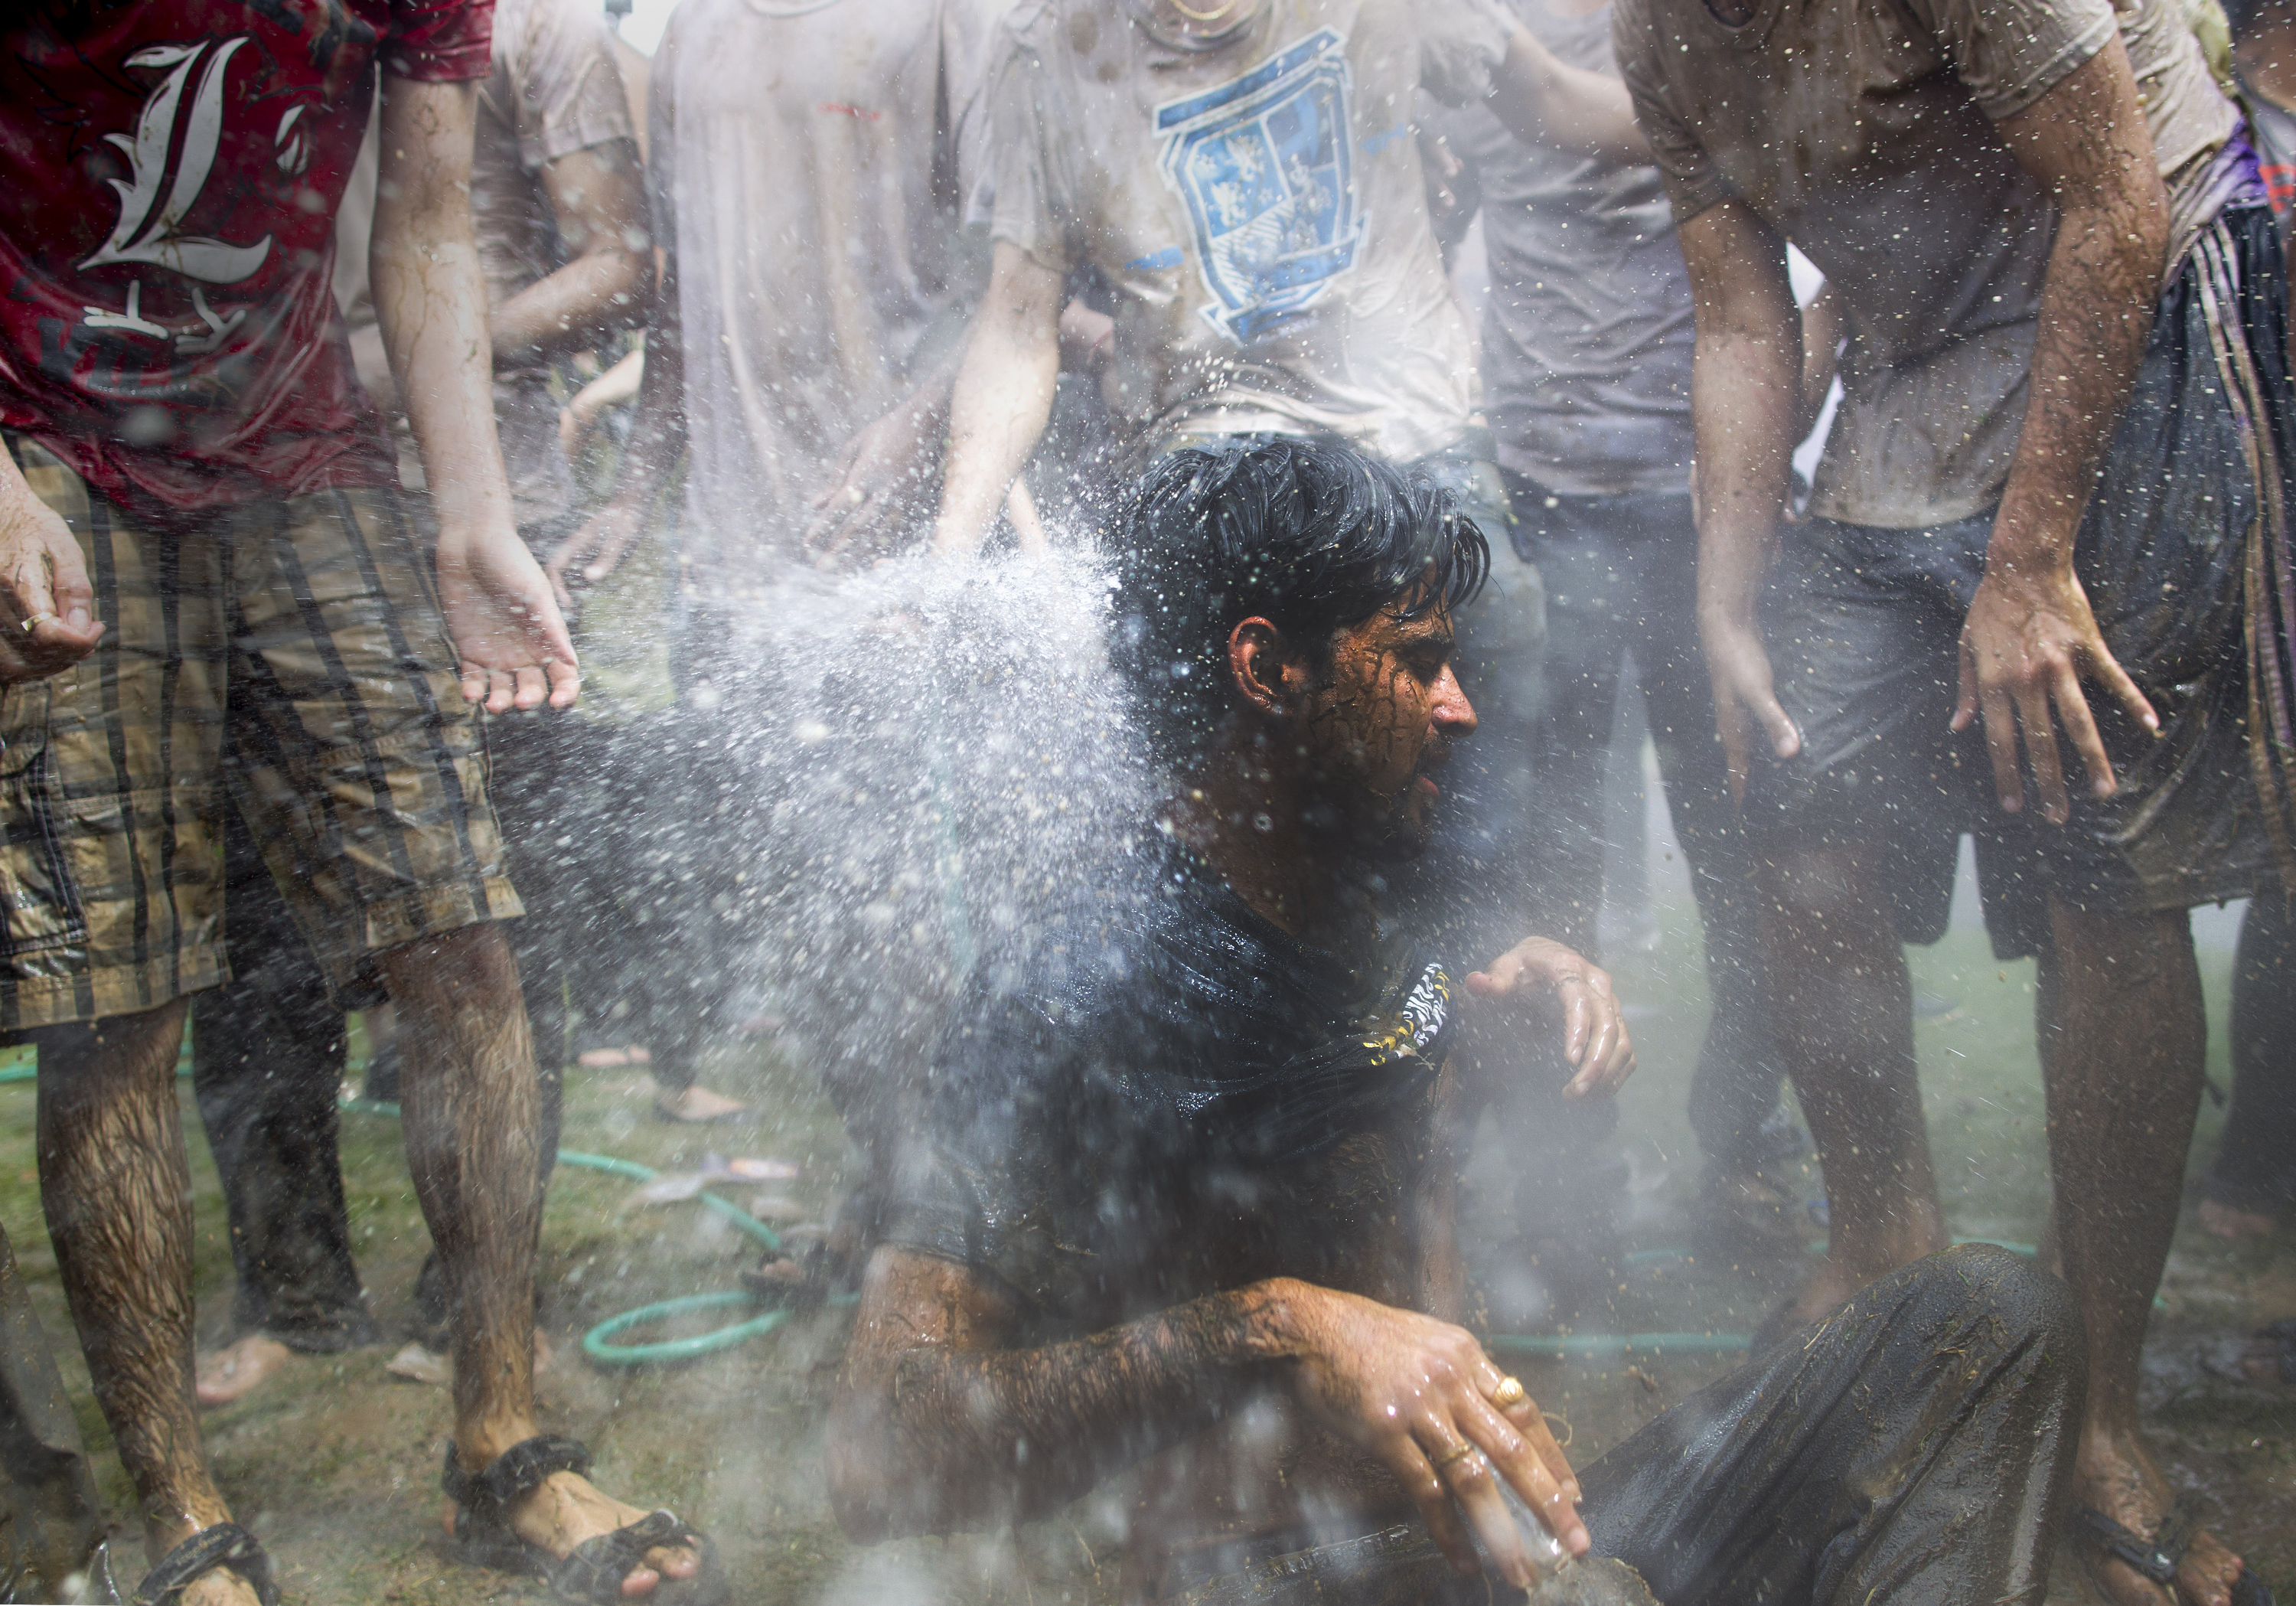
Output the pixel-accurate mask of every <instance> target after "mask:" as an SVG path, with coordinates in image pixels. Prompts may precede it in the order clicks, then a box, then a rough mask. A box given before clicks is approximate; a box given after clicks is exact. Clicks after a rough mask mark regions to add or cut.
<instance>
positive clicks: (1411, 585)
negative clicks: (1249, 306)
mask: <svg viewBox="0 0 2296 1606" xmlns="http://www.w3.org/2000/svg"><path fill="white" fill-rule="evenodd" d="M1122 508H1123V513H1122V517H1121V521H1120V523H1119V532H1118V545H1117V549H1116V552H1115V554H1114V559H1115V580H1114V591H1115V595H1114V597H1113V602H1114V607H1113V610H1112V612H1113V615H1114V617H1113V620H1112V627H1113V628H1112V630H1111V657H1112V658H1113V661H1114V663H1115V665H1116V667H1117V669H1118V671H1119V672H1120V673H1121V674H1122V675H1123V676H1124V677H1125V679H1126V680H1127V681H1128V685H1129V688H1130V690H1131V693H1132V696H1133V699H1134V702H1135V704H1136V709H1137V712H1138V713H1139V715H1140V718H1141V722H1142V728H1143V731H1144V735H1146V737H1148V739H1149V741H1150V743H1151V744H1152V745H1153V746H1154V747H1155V749H1156V750H1157V753H1158V755H1159V756H1160V757H1161V758H1162V759H1164V760H1165V761H1166V762H1174V763H1182V764H1185V763H1186V762H1188V761H1190V760H1191V759H1193V757H1195V756H1196V755H1197V754H1200V753H1201V751H1202V749H1203V748H1204V747H1205V745H1208V744H1209V742H1210V738H1211V736H1212V733H1213V732H1214V731H1215V730H1216V729H1218V726H1219V722H1220V721H1221V720H1222V719H1223V718H1224V717H1225V716H1226V713H1227V712H1228V710H1229V709H1230V708H1232V707H1233V706H1234V704H1235V703H1236V701H1237V697H1238V694H1237V692H1236V689H1235V686H1234V681H1233V680H1232V679H1231V678H1230V676H1229V673H1228V666H1227V638H1228V635H1229V632H1231V631H1232V630H1234V629H1235V627H1236V625H1237V624H1238V623H1239V622H1241V621H1243V620H1246V619H1249V618H1251V617H1252V616H1253V615H1255V614H1257V615H1259V616H1260V617H1262V618H1265V619H1267V620H1268V621H1270V622H1273V623H1274V624H1275V626H1276V628H1277V629H1279V630H1282V631H1283V634H1284V636H1285V637H1286V638H1288V639H1289V640H1290V641H1292V643H1293V644H1294V645H1295V646H1298V647H1304V648H1306V649H1308V651H1310V652H1315V653H1321V652H1324V651H1325V650H1326V649H1328V648H1329V647H1330V646H1331V642H1332V638H1333V635H1334V634H1335V633H1336V632H1337V631H1339V630H1341V629H1343V628H1345V627H1347V626H1349V625H1353V624H1360V623H1361V622H1363V621H1365V620H1366V619H1369V618H1370V617H1371V616H1372V615H1373V614H1377V613H1379V612H1381V611H1382V610H1386V611H1387V612H1389V613H1390V614H1394V616H1395V617H1397V618H1398V619H1415V618H1417V617H1419V616H1420V615H1422V614H1426V613H1429V612H1431V611H1432V610H1434V609H1435V608H1437V607H1451V608H1456V607H1458V606H1460V605H1463V604H1464V603H1465V602H1466V601H1467V600H1468V599H1469V598H1471V597H1473V596H1474V595H1475V593H1476V592H1477V591H1478V590H1480V589H1481V588H1482V583H1483V577H1484V575H1485V573H1486V572H1488V569H1489V567H1490V548H1489V547H1488V545H1487V544H1486V543H1485V541H1484V539H1483V535H1482V531H1480V530H1478V529H1476V527H1475V523H1474V521H1473V520H1472V519H1471V518H1469V517H1468V516H1467V515H1465V514H1464V512H1462V511H1461V510H1460V508H1459V506H1458V503H1457V501H1456V499H1455V498H1453V497H1452V495H1451V494H1450V492H1448V491H1447V490H1442V489H1441V488H1439V487H1438V486H1437V485H1435V484H1434V483H1433V482H1431V480H1429V479H1428V478H1427V477H1426V476H1425V475H1424V474H1414V473H1406V472H1404V471H1401V470H1398V469H1396V468H1392V467H1390V466H1389V465H1387V464H1384V463H1381V462H1378V461H1376V460H1374V459H1373V458H1370V457H1365V456H1364V455H1363V454H1362V453H1361V452H1359V451H1357V450H1356V449H1354V448H1353V447H1350V446H1348V445H1345V444H1343V443H1341V442H1338V441H1305V440H1294V439H1291V438H1288V437H1258V438H1251V439H1246V440H1240V441H1232V442H1227V443H1224V444H1221V445H1217V446H1191V447H1184V448H1182V449H1179V450H1177V451H1174V452H1171V453H1169V454H1168V455H1167V456H1165V457H1160V458H1159V459H1158V460H1157V461H1156V462H1155V463H1153V464H1152V465H1150V467H1149V468H1148V469H1147V471H1146V472H1145V473H1144V474H1142V475H1141V476H1140V478H1139V479H1138V480H1137V481H1136V482H1135V483H1134V484H1133V485H1132V486H1131V487H1130V488H1129V490H1128V492H1127V494H1126V496H1125V497H1124V499H1123V503H1122ZM1430 565H1432V566H1433V571H1434V572H1433V574H1432V576H1431V577H1430V576H1429V573H1428V570H1429V566H1430Z"/></svg>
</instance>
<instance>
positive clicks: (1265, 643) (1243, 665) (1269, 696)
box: [1227, 615, 1292, 718]
mask: <svg viewBox="0 0 2296 1606" xmlns="http://www.w3.org/2000/svg"><path fill="white" fill-rule="evenodd" d="M1290 657H1291V644H1290V643H1289V642H1287V641H1285V640H1284V639H1283V631H1282V630H1277V629H1276V628H1275V625H1273V624H1271V623H1270V622H1268V621H1267V620H1265V619H1261V618H1259V617H1258V616H1257V615H1255V616H1254V617H1252V618H1250V619H1247V620H1245V621H1243V622H1242V623H1241V624H1239V625H1237V626H1236V627H1235V629H1234V630H1230V631H1229V632H1228V633H1227V672H1228V674H1229V676H1230V677H1231V678H1232V679H1234V681H1235V689H1236V695H1237V696H1241V697H1242V699H1243V700H1244V702H1245V703H1247V704H1250V705H1251V707H1252V708H1253V709H1255V710H1257V711H1258V712H1260V713H1263V714H1266V715H1267V716H1269V717H1271V718H1281V717H1282V716H1283V715H1284V714H1287V713H1289V712H1291V711H1292V700H1291V698H1290V696H1288V695H1287V694H1286V693H1285V691H1284V689H1283V670H1284V665H1285V663H1286V661H1287V660H1288V659H1289V658H1290Z"/></svg>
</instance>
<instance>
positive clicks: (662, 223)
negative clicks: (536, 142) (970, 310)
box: [648, 0, 1008, 595]
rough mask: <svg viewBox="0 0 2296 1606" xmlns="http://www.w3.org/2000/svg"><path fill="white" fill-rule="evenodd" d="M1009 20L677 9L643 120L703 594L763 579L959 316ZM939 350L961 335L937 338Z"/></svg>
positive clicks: (889, 12) (860, 11)
mask: <svg viewBox="0 0 2296 1606" xmlns="http://www.w3.org/2000/svg"><path fill="white" fill-rule="evenodd" d="M1007 3H1008V0H832V4H827V5H822V4H808V3H805V0H796V3H784V4H775V3H774V0H683V4H680V5H679V6H678V8H677V10H676V12H674V13H673V14H672V16H671V18H670V22H669V29H668V32H667V33H666V34H665V35H664V36H663V38H662V43H661V49H660V52H659V53H658V54H656V55H655V57H654V62H653V74H652V102H651V103H650V105H649V107H648V122H649V124H650V126H651V129H652V133H651V136H650V138H649V150H648V158H649V166H650V169H651V174H652V193H653V203H654V226H655V230H656V233H657V235H658V236H659V238H660V241H661V243H663V244H664V245H665V246H666V247H668V249H669V250H670V251H672V252H673V253H674V255H675V256H676V273H677V280H678V306H679V315H680V317H681V320H682V322H683V325H684V329H685V340H684V352H685V412H686V436H687V440H688V441H689V442H690V445H691V460H690V466H689V468H688V471H687V476H686V490H685V512H686V518H685V527H684V532H683V541H684V548H683V554H682V556H683V557H684V559H685V563H686V564H687V574H686V580H687V583H688V584H689V585H690V586H693V587H694V588H695V589H698V590H699V591H700V592H701V594H703V595H715V594H722V593H723V592H724V591H725V590H726V589H728V588H730V589H736V590H739V589H749V588H750V587H753V586H755V585H758V584H760V583H763V582H764V581H766V580H767V579H769V578H770V575H769V574H767V572H765V571H766V570H767V569H768V568H771V567H775V566H778V562H779V560H780V559H782V558H783V557H785V556H787V555H788V554H789V553H790V552H791V550H792V549H793V548H794V544H795V542H796V540H797V538H798V537H799V534H800V533H801V532H802V531H803V530H804V528H805V525H806V523H807V521H808V518H809V517H810V516H811V514H812V509H811V508H810V507H809V506H808V498H811V497H812V496H813V494H814V493H815V492H816V490H819V489H820V488H821V487H822V486H823V485H824V483H825V482H827V480H828V477H829V474H830V471H831V470H832V468H833V467H834V466H835V464H836V458H837V452H838V449H839V448H840V447H841V446H842V445H843V444H844V443H845V441H846V440H847V439H848V438H849V436H850V435H851V434H852V432H854V431H855V430H857V429H858V428H859V427H860V426H861V425H863V424H867V423H868V422H869V421H870V420H872V419H873V418H876V417H878V416H881V415H882V414H883V413H884V412H886V411H887V410H888V409H889V408H891V407H892V406H893V405H894V403H896V402H897V401H898V400H899V399H900V398H901V396H902V394H903V392H904V391H905V390H906V387H907V386H908V384H909V383H911V381H912V380H913V379H914V377H915V372H914V370H915V366H916V363H917V359H918V356H919V347H920V344H921V342H923V340H924V338H925V335H926V333H927V331H928V330H929V329H931V327H932V326H933V325H934V324H935V322H936V320H938V319H940V318H941V317H942V316H943V314H944V313H946V312H947V311H949V310H950V309H952V308H961V307H962V306H963V305H964V303H965V301H968V300H969V299H970V293H971V292H972V289H973V287H974V286H975V284H977V282H978V278H979V274H980V267H981V263H980V251H979V250H978V248H977V246H975V247H968V245H967V243H966V242H965V241H964V237H963V232H962V230H963V207H962V204H961V202H962V197H963V195H964V193H965V191H966V189H967V188H968V187H969V185H970V182H971V178H970V170H971V167H972V160H973V152H974V150H975V148H976V145H977V139H976V136H975V131H974V113H975V112H976V111H977V105H978V101H979V97H980V79H981V74H982V70H983V69H984V67H985V65H986V62H987V60H988V49H989V45H990V41H991V38H992V31H993V29H994V27H995V24H996V18H997V16H998V15H999V14H1001V12H1003V10H1004V8H1005V4H1007ZM950 333H951V334H952V336H953V335H954V334H955V331H954V330H952V331H950Z"/></svg>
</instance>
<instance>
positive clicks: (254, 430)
mask: <svg viewBox="0 0 2296 1606" xmlns="http://www.w3.org/2000/svg"><path fill="white" fill-rule="evenodd" d="M491 12H492V8H491V6H490V4H488V0H263V3H262V4H242V0H151V3H149V4H120V3H119V0H81V3H79V4H53V3H51V4H20V5H15V6H11V7H10V8H8V11H7V13H6V16H5V18H4V20H0V424H4V425H5V426H6V427H8V428H10V429H15V430H21V431H23V432H25V433H26V434H28V435H29V436H31V437H32V438H33V439H34V440H37V441H39V442H40V443H41V444H42V445H43V446H45V447H47V448H48V449H50V450H51V451H53V452H54V453H55V454H56V455H57V456H58V457H61V458H62V459H63V460H64V461H65V462H66V463H68V464H70V465H71V466H72V467H73V468H74V469H75V470H76V471H78V473H79V474H81V475H82V476H83V477H84V478H85V479H86V481H87V482H89V483H90V484H91V485H94V487H95V488H96V489H97V490H101V491H102V493H103V494H104V495H106V496H109V497H111V498H115V499H117V500H119V501H121V502H123V503H126V504H127V505H129V506H130V507H134V508H135V509H136V510H137V511H138V512H139V513H140V514H141V515H144V516H146V517H150V518H153V519H155V520H160V521H165V520H166V519H167V518H168V516H169V515H173V514H180V513H184V512H192V511H197V510H200V509H203V508H209V507H221V506H225V505H228V504H230V503H234V502H242V501H250V500H255V499H258V498H272V497H281V496H291V495H298V494H301V493H303V492H307V491H313V490H324V489H325V488H328V487H331V486H351V485H367V486H382V485H392V484H396V483H397V482H398V475H397V473H396V470H395V468H394V465H393V460H392V457H391V453H390V451H389V448H388V446H387V445H386V444H385V442H384V440H383V436H382V431H381V424H380V423H379V421H378V420H377V419H376V417H375V415H374V411H373V408H372V407H371V406H370V405H369V404H368V401H367V399H366V397H365V393H364V392H363V391H361V390H360V388H359V384H358V381H357V376H356V375H355V373H354V371H353V368H352V366H351V360H350V355H349V350H348V346H347V344H346V342H345V340H344V335H343V325H342V318H341V316H340V312H339V311H338V310H337V309H336V305H335V299H334V294H333V290H332V283H331V274H332V266H333V256H332V228H333V225H334V217H335V210H336V208H337V207H338V206H339V205H340V203H341V201H342V195H343V186H344V184H345V182H346V181H347V179H348V176H349V174H350V170H351V167H352V164H353V162H354V161H355V160H356V159H357V154H358V148H359V138H360V136H361V134H362V133H363V132H364V131H365V127H366V120H367V108H368V106H369V104H370V103H371V101H372V99H373V90H374V82H375V78H374V74H375V71H376V70H377V68H378V67H380V68H381V70H383V71H386V72H389V73H391V74H393V75H395V76H398V77H400V78H414V79H422V80H430V81H455V80H461V79H468V78H480V77H483V76H484V75H485V73H486V70H487V51H488V29H489V23H490V19H491Z"/></svg>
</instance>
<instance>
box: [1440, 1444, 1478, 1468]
mask: <svg viewBox="0 0 2296 1606" xmlns="http://www.w3.org/2000/svg"><path fill="white" fill-rule="evenodd" d="M1474 1453H1475V1446H1474V1445H1471V1444H1469V1443H1467V1442H1466V1441H1465V1440H1464V1439H1462V1440H1460V1441H1459V1443H1457V1444H1456V1445H1452V1446H1451V1448H1449V1449H1448V1450H1446V1451H1444V1452H1443V1454H1440V1455H1439V1456H1437V1457H1436V1458H1435V1470H1437V1471H1438V1472H1439V1471H1441V1470H1443V1469H1444V1468H1446V1467H1447V1466H1449V1465H1450V1464H1451V1463H1452V1462H1455V1461H1461V1460H1464V1458H1466V1457H1467V1456H1470V1455H1472V1454H1474Z"/></svg>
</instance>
